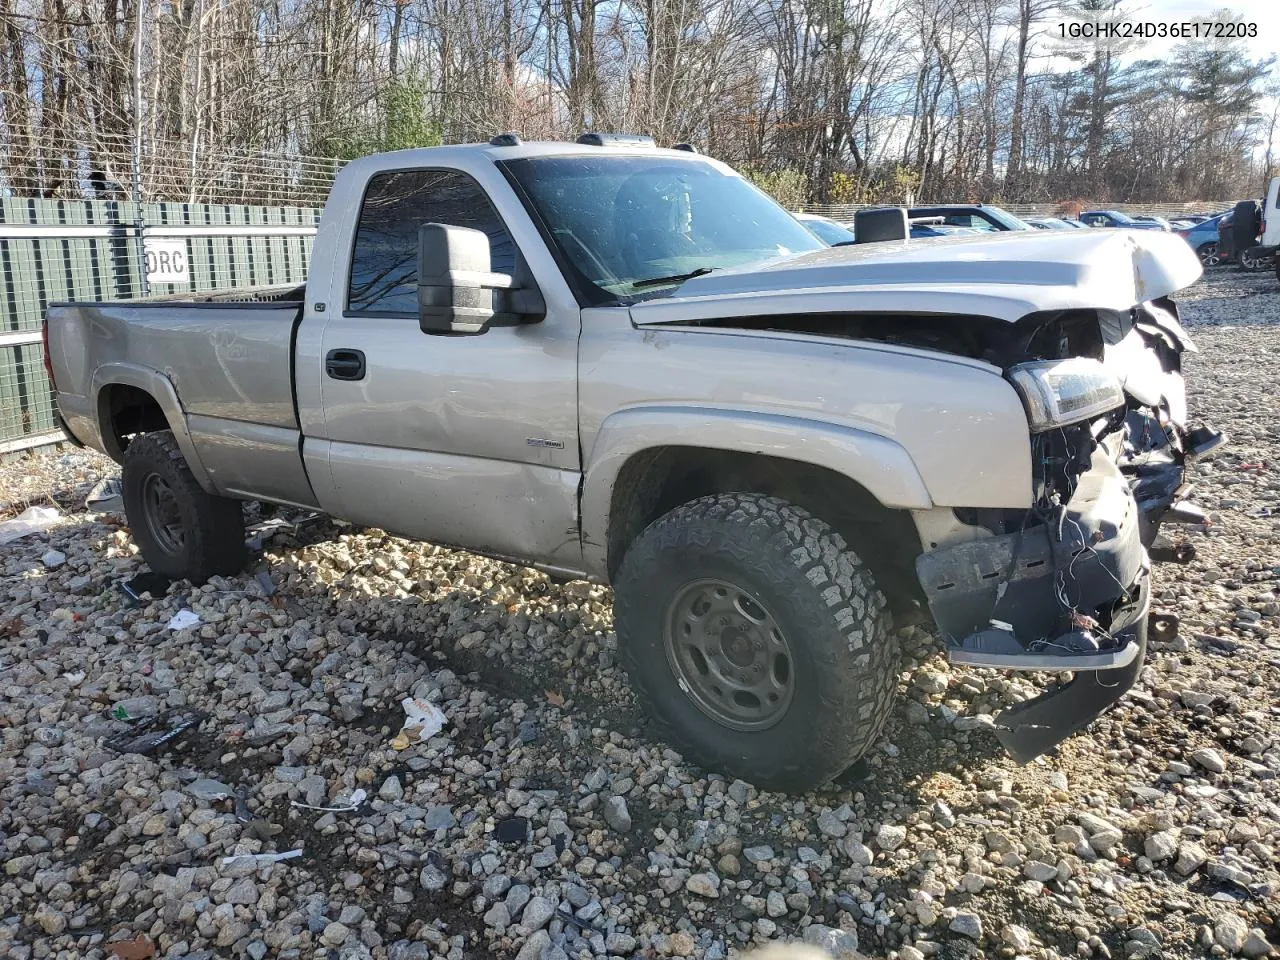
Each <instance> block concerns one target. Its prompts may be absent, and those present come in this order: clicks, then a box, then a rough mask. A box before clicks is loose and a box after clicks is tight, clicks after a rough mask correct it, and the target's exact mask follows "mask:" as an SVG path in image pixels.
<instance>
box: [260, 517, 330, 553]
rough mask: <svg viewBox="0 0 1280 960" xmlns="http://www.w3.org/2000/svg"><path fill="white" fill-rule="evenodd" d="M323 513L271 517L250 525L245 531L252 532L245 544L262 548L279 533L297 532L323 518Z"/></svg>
mask: <svg viewBox="0 0 1280 960" xmlns="http://www.w3.org/2000/svg"><path fill="white" fill-rule="evenodd" d="M323 517H324V514H322V513H315V512H311V513H304V514H300V515H298V516H296V517H294V518H293V519H292V520H287V519H285V518H284V517H270V518H269V519H266V520H262V521H260V522H258V523H255V524H253V525H252V526H250V527H249V528H248V529H247V530H246V531H245V532H246V533H248V534H250V536H249V537H247V538H246V539H245V542H244V543H245V546H246V547H248V548H249V549H250V550H261V549H262V547H263V545H264V544H265V543H266V542H267V541H268V540H270V539H271V538H272V537H274V536H275V535H276V534H277V533H282V532H286V531H287V532H289V533H297V532H298V531H299V530H301V529H302V528H303V527H305V526H309V525H310V524H313V523H315V522H316V521H318V520H321V519H323Z"/></svg>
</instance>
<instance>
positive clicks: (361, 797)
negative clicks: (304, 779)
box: [289, 790, 369, 813]
mask: <svg viewBox="0 0 1280 960" xmlns="http://www.w3.org/2000/svg"><path fill="white" fill-rule="evenodd" d="M368 796H369V794H368V793H366V792H365V791H364V790H356V791H354V792H353V793H352V794H351V797H350V799H348V800H347V802H346V803H345V804H343V805H342V806H337V807H316V806H312V805H311V804H309V803H303V802H302V801H301V800H291V801H289V805H290V806H292V807H301V808H302V809H303V810H319V811H321V812H323V813H352V812H353V811H355V810H358V809H360V805H361V804H362V803H364V802H365V800H366V799H367V798H368Z"/></svg>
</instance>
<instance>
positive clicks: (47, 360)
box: [40, 317, 58, 390]
mask: <svg viewBox="0 0 1280 960" xmlns="http://www.w3.org/2000/svg"><path fill="white" fill-rule="evenodd" d="M40 348H41V349H42V350H43V351H44V372H45V373H47V374H48V375H49V386H51V387H53V388H54V389H55V390H56V389H57V388H58V387H57V384H55V383H54V382H53V359H52V358H51V357H50V356H49V318H48V317H45V318H44V320H43V321H42V323H41V324H40Z"/></svg>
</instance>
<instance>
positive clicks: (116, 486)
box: [84, 477, 124, 514]
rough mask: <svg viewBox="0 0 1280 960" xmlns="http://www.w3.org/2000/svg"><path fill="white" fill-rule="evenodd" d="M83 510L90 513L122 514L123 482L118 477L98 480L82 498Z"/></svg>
mask: <svg viewBox="0 0 1280 960" xmlns="http://www.w3.org/2000/svg"><path fill="white" fill-rule="evenodd" d="M84 508H85V509H86V510H88V511H89V512H90V513H120V514H123V513H124V481H122V480H121V479H120V478H119V477H109V478H108V479H106V480H99V481H98V483H97V484H96V485H95V486H94V488H93V489H92V490H90V491H89V495H88V496H87V497H85V498H84Z"/></svg>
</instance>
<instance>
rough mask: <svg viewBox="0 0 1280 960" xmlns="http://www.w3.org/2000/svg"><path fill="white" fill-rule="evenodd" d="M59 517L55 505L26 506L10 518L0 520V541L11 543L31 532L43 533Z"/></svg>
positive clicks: (59, 514)
mask: <svg viewBox="0 0 1280 960" xmlns="http://www.w3.org/2000/svg"><path fill="white" fill-rule="evenodd" d="M61 517H62V514H61V513H59V512H58V509H57V508H56V507H27V509H25V510H23V511H22V512H21V513H20V514H18V515H17V516H16V517H14V518H13V519H12V520H5V521H3V522H0V543H11V542H12V541H14V540H18V539H20V538H21V537H25V536H27V535H28V534H32V533H44V532H45V531H46V530H48V529H49V528H50V527H52V526H53V525H54V524H55V523H57V522H58V520H59V519H61Z"/></svg>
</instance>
